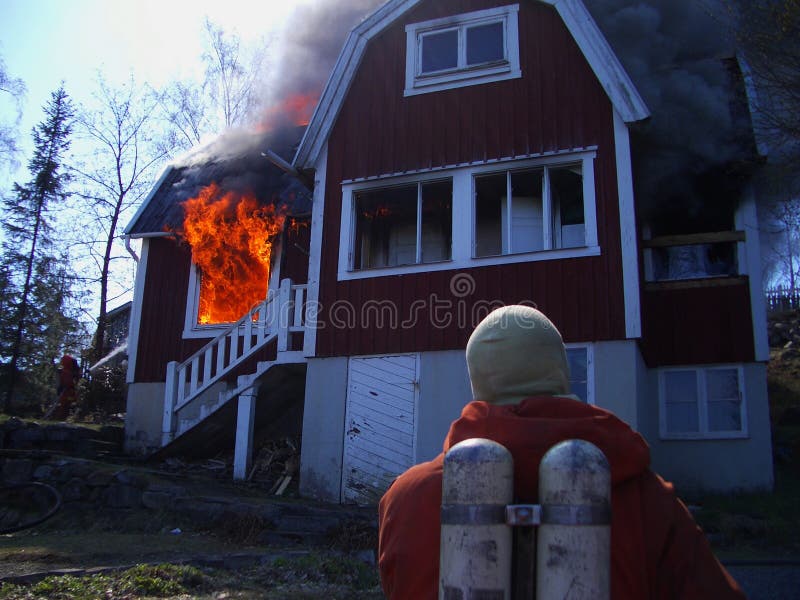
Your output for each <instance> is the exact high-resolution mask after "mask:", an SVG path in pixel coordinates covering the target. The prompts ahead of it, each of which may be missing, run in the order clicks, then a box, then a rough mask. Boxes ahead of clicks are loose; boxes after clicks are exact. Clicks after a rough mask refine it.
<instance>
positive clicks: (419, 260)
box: [348, 177, 453, 271]
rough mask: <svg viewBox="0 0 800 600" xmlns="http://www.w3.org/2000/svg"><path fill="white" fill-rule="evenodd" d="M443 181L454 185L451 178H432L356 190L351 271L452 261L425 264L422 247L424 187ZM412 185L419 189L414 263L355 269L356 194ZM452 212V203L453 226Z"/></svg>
mask: <svg viewBox="0 0 800 600" xmlns="http://www.w3.org/2000/svg"><path fill="white" fill-rule="evenodd" d="M443 181H450V183H451V184H452V179H451V178H450V177H430V178H425V179H417V180H415V181H410V182H408V183H405V184H394V185H386V186H371V187H366V188H359V189H357V190H354V191H353V193H352V196H351V198H352V200H351V201H352V205H353V209H352V210H351V213H350V214H351V215H352V216H351V220H352V221H351V228H352V230H353V234H352V236H351V239H352V241H351V243H350V255H349V257H348V267H349V269H350V270H351V271H368V270H373V269H374V270H379V269H385V268H388V269H391V268H394V266H398V267H404V266H417V265H423V264H435V263H437V262H449V260H450V259H447V258H446V259H443V260H437V261H431V262H427V263H426V262H423V257H422V246H423V240H422V235H423V231H422V225H423V223H422V208H423V207H422V202H423V198H422V187H423V186H424V185H425V184H429V183H440V182H443ZM412 185H414V186H415V187H416V188H417V205H416V212H417V222H416V228H417V231H416V240H415V258H414V262H413V263H404V264H402V265H394V266H389V267H366V268H360V269H356V267H355V244H356V239H355V235H356V232H357V227H356V222H355V221H356V214H355V208H356V202H355V196H356V194H358V193H359V192H363V191H368V190H381V189H391V188H393V187H411V186H412ZM451 194H452V185H451ZM452 210H453V207H452V203H451V206H450V211H451V215H450V219H451V224H452ZM450 250H451V252H452V239H451V242H450Z"/></svg>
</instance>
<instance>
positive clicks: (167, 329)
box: [135, 238, 191, 383]
mask: <svg viewBox="0 0 800 600" xmlns="http://www.w3.org/2000/svg"><path fill="white" fill-rule="evenodd" d="M148 243H149V245H150V248H149V250H148V255H147V272H146V275H147V276H146V278H145V284H144V293H143V294H142V320H141V324H140V326H139V345H138V348H137V352H136V375H135V380H136V382H137V383H138V382H148V381H164V380H165V379H166V372H167V363H168V362H169V361H171V360H181V359H182V357H183V356H184V353H185V352H186V349H185V348H184V340H183V339H182V335H183V321H184V318H185V315H186V288H187V286H188V283H189V268H190V265H191V251H190V250H189V247H188V246H186V245H184V244H178V243H177V242H176V241H175V240H171V239H166V238H153V239H151V240H149V242H148ZM189 354H191V353H189ZM186 355H187V356H188V354H186Z"/></svg>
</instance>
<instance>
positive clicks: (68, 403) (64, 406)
mask: <svg viewBox="0 0 800 600" xmlns="http://www.w3.org/2000/svg"><path fill="white" fill-rule="evenodd" d="M80 378H81V369H80V366H79V365H78V361H77V360H75V358H74V357H73V356H71V355H70V354H64V356H62V357H61V363H60V366H59V368H58V389H57V392H58V404H57V406H56V410H55V412H54V413H53V418H55V419H58V420H64V419H66V418H67V417H68V416H69V411H70V408H72V405H73V404H75V403H76V402H77V400H78V393H77V385H78V381H79V380H80Z"/></svg>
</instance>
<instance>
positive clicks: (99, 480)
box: [86, 471, 114, 487]
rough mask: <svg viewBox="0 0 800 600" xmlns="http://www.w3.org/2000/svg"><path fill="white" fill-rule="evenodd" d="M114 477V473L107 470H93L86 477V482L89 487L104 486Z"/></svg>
mask: <svg viewBox="0 0 800 600" xmlns="http://www.w3.org/2000/svg"><path fill="white" fill-rule="evenodd" d="M113 479H114V475H113V474H112V473H109V472H108V471H95V472H94V473H91V474H90V475H89V476H88V477H87V478H86V483H87V484H88V485H89V487H105V486H107V485H110V484H111V482H112V481H113Z"/></svg>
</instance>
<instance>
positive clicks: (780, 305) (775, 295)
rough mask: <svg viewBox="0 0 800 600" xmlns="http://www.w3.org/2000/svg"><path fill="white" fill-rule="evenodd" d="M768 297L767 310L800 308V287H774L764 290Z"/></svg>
mask: <svg viewBox="0 0 800 600" xmlns="http://www.w3.org/2000/svg"><path fill="white" fill-rule="evenodd" d="M764 294H765V296H766V299H767V312H770V313H776V312H784V311H787V310H797V309H800V289H798V288H773V289H771V290H766V291H765V292H764Z"/></svg>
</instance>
